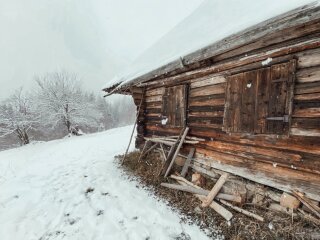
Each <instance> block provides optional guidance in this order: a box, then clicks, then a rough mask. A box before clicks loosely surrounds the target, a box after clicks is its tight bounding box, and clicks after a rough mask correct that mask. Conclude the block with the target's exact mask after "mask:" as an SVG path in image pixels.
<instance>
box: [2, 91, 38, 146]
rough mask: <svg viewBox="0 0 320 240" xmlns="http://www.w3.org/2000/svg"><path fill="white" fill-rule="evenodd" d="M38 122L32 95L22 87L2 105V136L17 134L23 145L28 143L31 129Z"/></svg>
mask: <svg viewBox="0 0 320 240" xmlns="http://www.w3.org/2000/svg"><path fill="white" fill-rule="evenodd" d="M37 123H38V118H37V116H36V114H35V110H34V109H33V107H32V104H31V100H30V97H28V96H27V95H26V94H24V92H23V90H22V88H21V89H19V90H17V91H16V92H15V93H14V94H13V95H12V96H11V97H9V98H8V99H7V100H5V101H4V103H3V105H1V106H0V137H5V136H7V135H10V134H16V135H17V137H18V138H19V140H20V143H21V144H22V145H24V144H28V143H29V142H30V139H29V131H30V130H31V129H32V128H34V127H35V125H36V124H37Z"/></svg>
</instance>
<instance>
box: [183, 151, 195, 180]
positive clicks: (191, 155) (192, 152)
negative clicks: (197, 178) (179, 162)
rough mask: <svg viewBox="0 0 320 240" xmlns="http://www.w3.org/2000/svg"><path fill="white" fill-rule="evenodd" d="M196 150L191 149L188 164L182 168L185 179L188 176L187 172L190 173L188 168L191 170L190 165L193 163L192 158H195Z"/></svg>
mask: <svg viewBox="0 0 320 240" xmlns="http://www.w3.org/2000/svg"><path fill="white" fill-rule="evenodd" d="M195 150H196V149H195V148H191V149H190V152H189V154H188V157H187V160H186V162H185V163H184V166H183V168H182V170H181V176H182V177H185V176H186V174H187V172H188V168H189V166H190V163H191V160H192V157H193V155H194V152H195Z"/></svg>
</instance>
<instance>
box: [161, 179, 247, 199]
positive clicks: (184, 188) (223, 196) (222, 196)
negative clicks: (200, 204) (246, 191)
mask: <svg viewBox="0 0 320 240" xmlns="http://www.w3.org/2000/svg"><path fill="white" fill-rule="evenodd" d="M161 186H163V187H166V188H170V189H174V190H179V191H183V192H188V193H193V194H199V195H203V196H207V195H208V194H209V192H210V191H208V190H205V189H198V188H195V187H192V186H182V185H176V184H170V183H161ZM217 199H224V200H227V201H231V202H236V203H242V198H241V196H236V195H230V194H225V193H219V194H218V195H217Z"/></svg>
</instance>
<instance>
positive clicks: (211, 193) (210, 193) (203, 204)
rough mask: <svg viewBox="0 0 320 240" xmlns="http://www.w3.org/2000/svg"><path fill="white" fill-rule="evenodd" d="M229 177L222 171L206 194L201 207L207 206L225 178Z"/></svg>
mask: <svg viewBox="0 0 320 240" xmlns="http://www.w3.org/2000/svg"><path fill="white" fill-rule="evenodd" d="M228 177H229V173H223V174H222V175H221V176H220V178H219V179H218V181H217V182H216V183H215V185H214V186H213V188H212V189H211V191H210V192H209V194H208V196H207V197H206V199H205V201H203V203H202V207H208V206H209V205H210V204H211V203H212V201H213V199H214V198H215V197H216V196H217V194H218V193H219V191H220V190H221V188H222V186H223V184H224V183H225V182H226V180H227V178H228Z"/></svg>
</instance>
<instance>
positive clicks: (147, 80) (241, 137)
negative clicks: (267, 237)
mask: <svg viewBox="0 0 320 240" xmlns="http://www.w3.org/2000/svg"><path fill="white" fill-rule="evenodd" d="M205 4H210V3H208V1H207V2H206V3H205ZM205 4H203V5H202V8H208V6H206V5H205ZM257 4H259V1H257ZM266 11H267V10H266ZM196 12H197V15H196V16H198V17H199V16H201V14H206V13H207V12H208V11H204V12H201V11H200V10H199V9H198V11H196ZM193 15H195V14H193ZM192 17H193V19H192V21H193V22H196V18H195V17H194V16H191V18H192ZM202 17H203V16H202ZM211 17H212V16H211ZM189 19H190V17H189ZM239 21H241V19H239ZM199 22H200V23H199V24H203V21H199ZM186 23H188V21H187V22H186V21H183V22H182V23H181V24H180V29H185V31H189V36H190V34H193V33H192V31H195V29H197V28H194V26H197V25H195V24H194V25H192V26H189V27H188V26H186ZM189 23H190V22H189ZM207 24H210V23H209V22H208V23H207ZM183 26H184V28H183ZM178 28H179V25H178ZM188 29H189V30H188ZM174 30H175V29H173V30H172V31H171V34H173V35H174ZM199 31H201V30H199ZM215 31H216V32H219V31H220V29H216V30H215ZM172 32H173V33H172ZM169 34H170V33H169ZM179 34H180V33H178V34H177V35H179ZM194 34H197V32H196V31H195V33H194ZM200 35H201V34H200ZM179 36H181V37H183V36H184V35H183V34H182V35H181V34H180V35H179ZM165 40H166V39H165ZM165 40H164V41H165ZM160 41H161V40H160ZM183 41H188V39H183ZM207 41H208V42H210V41H211V42H210V44H208V45H207V46H205V47H201V48H199V49H197V50H195V51H194V50H193V51H190V49H188V50H189V52H187V54H186V53H184V52H182V53H178V55H176V56H177V57H176V59H174V60H173V61H169V62H166V63H165V64H162V65H158V66H153V67H150V69H148V71H145V72H143V73H141V71H140V73H138V74H132V75H131V76H130V75H126V76H125V77H123V78H118V79H117V81H116V82H115V84H109V85H108V86H107V87H106V88H105V89H104V91H105V92H107V95H110V94H113V93H120V94H130V95H131V96H132V97H133V99H134V102H135V104H136V105H137V109H139V105H140V103H141V105H140V111H139V116H138V123H137V138H136V146H137V147H140V148H141V147H142V146H143V143H144V137H150V136H154V135H156V136H172V135H179V133H180V132H181V129H183V128H184V127H185V126H188V127H189V129H190V130H189V133H188V136H194V137H200V138H204V139H205V140H206V141H203V142H199V143H198V144H196V145H194V146H192V147H195V148H196V153H195V155H194V158H193V164H194V166H197V167H198V168H205V169H211V168H212V169H218V170H223V171H225V172H229V173H232V174H235V175H238V176H241V177H244V178H247V179H249V180H252V181H255V182H258V183H261V184H264V185H267V186H271V187H273V188H277V189H280V190H282V191H287V192H290V191H292V190H293V189H297V190H299V191H301V192H303V193H305V194H306V196H308V197H309V198H311V199H313V200H317V201H320V5H319V2H318V1H317V2H313V3H310V4H307V5H304V6H301V7H298V8H295V9H293V10H290V11H287V12H284V13H281V14H279V15H277V16H273V17H272V18H269V19H266V20H264V21H262V22H259V23H255V24H253V25H252V26H246V28H245V29H242V30H241V31H238V32H237V33H233V34H231V35H230V34H229V35H228V36H225V37H224V38H221V39H219V40H216V39H214V40H213V41H212V40H211V39H207ZM166 44H167V46H168V48H170V44H168V41H167V42H166V41H165V42H164V43H163V44H162V45H163V46H165V45H166ZM177 44H179V42H178V43H177ZM156 46H157V44H156ZM156 46H155V47H156ZM163 49H165V48H164V47H163ZM150 54H152V51H151V53H150ZM153 57H154V58H157V56H156V55H154V56H153ZM190 147H191V146H190V145H188V144H184V145H183V149H182V152H183V151H187V152H188V149H189V148H190Z"/></svg>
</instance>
